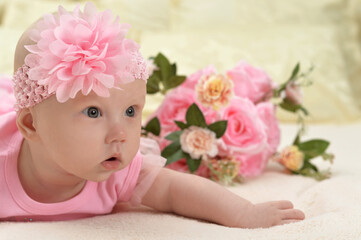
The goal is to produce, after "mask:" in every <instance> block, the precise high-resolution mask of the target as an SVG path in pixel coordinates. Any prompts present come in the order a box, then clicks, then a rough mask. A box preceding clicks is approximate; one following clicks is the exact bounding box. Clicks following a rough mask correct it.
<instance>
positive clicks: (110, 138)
mask: <svg viewBox="0 0 361 240" xmlns="http://www.w3.org/2000/svg"><path fill="white" fill-rule="evenodd" d="M126 137H127V136H126V132H125V129H124V128H122V127H121V126H120V125H116V126H114V127H112V128H111V129H110V130H109V132H108V134H107V136H106V138H105V143H107V144H110V143H112V142H124V141H125V139H126Z"/></svg>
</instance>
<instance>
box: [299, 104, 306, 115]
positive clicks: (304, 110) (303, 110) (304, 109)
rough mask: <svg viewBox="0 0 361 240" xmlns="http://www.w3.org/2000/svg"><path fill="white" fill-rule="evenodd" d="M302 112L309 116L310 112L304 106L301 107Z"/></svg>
mask: <svg viewBox="0 0 361 240" xmlns="http://www.w3.org/2000/svg"><path fill="white" fill-rule="evenodd" d="M300 110H301V111H302V112H303V113H304V114H305V115H306V116H308V111H307V109H306V108H304V107H303V106H301V105H300Z"/></svg>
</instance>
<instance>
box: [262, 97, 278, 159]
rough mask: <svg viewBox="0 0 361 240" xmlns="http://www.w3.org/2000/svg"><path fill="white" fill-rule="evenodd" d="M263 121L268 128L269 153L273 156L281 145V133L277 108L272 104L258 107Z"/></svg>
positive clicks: (263, 104)
mask: <svg viewBox="0 0 361 240" xmlns="http://www.w3.org/2000/svg"><path fill="white" fill-rule="evenodd" d="M256 108H257V112H258V115H259V117H260V118H261V120H262V121H263V122H264V124H265V126H266V134H267V143H268V151H269V152H271V153H272V154H273V153H275V152H276V151H277V148H278V145H279V144H280V139H281V132H280V128H279V123H278V120H277V118H276V106H275V105H273V104H272V103H270V102H263V103H259V104H257V106H256Z"/></svg>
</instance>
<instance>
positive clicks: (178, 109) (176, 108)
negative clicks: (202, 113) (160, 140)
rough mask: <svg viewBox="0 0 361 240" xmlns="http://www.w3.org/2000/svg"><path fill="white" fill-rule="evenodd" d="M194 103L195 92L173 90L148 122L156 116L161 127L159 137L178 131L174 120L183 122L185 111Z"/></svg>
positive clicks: (182, 89) (179, 89)
mask: <svg viewBox="0 0 361 240" xmlns="http://www.w3.org/2000/svg"><path fill="white" fill-rule="evenodd" d="M195 101H196V98H195V92H194V91H193V90H191V89H188V88H181V87H178V88H175V89H174V90H172V91H171V92H169V93H168V94H167V95H166V96H165V98H164V100H163V102H162V104H161V105H160V106H159V108H158V109H157V110H156V111H155V112H154V113H153V114H152V115H151V116H150V117H149V120H150V119H152V118H153V117H155V116H157V117H158V119H159V121H160V124H161V127H162V131H161V137H165V136H166V135H167V134H169V133H171V132H174V131H177V130H179V128H178V126H177V125H176V124H175V123H174V120H177V121H182V122H184V121H185V115H186V112H187V109H188V108H189V106H190V105H191V104H193V103H194V102H195Z"/></svg>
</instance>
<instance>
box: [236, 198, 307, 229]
mask: <svg viewBox="0 0 361 240" xmlns="http://www.w3.org/2000/svg"><path fill="white" fill-rule="evenodd" d="M245 213H247V214H243V216H242V217H241V218H240V221H239V224H240V227H246V228H259V227H271V226H275V225H282V224H286V223H291V222H297V221H300V220H303V219H305V214H304V213H303V212H302V211H300V210H298V209H294V208H293V204H292V203H291V202H290V201H274V202H265V203H260V204H252V205H249V209H247V210H246V211H245Z"/></svg>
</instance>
